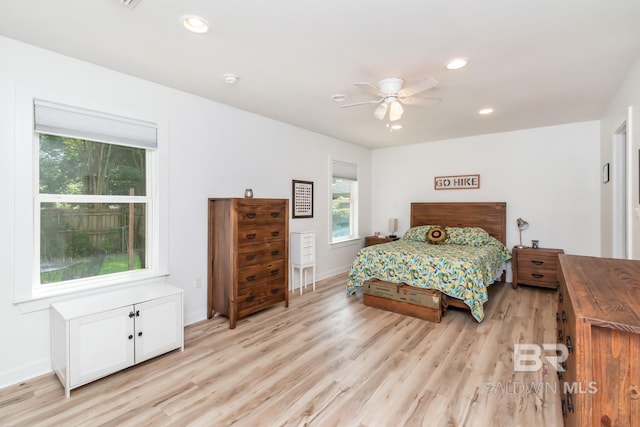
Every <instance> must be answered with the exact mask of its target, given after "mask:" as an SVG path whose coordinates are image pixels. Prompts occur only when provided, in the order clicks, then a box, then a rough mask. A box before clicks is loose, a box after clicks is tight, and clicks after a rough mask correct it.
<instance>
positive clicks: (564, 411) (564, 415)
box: [562, 399, 567, 418]
mask: <svg viewBox="0 0 640 427" xmlns="http://www.w3.org/2000/svg"><path fill="white" fill-rule="evenodd" d="M562 418H567V403H566V402H565V400H564V399H562Z"/></svg>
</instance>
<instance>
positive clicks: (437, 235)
mask: <svg viewBox="0 0 640 427" xmlns="http://www.w3.org/2000/svg"><path fill="white" fill-rule="evenodd" d="M445 240H447V230H445V228H444V227H440V226H438V227H431V228H430V229H429V231H428V232H427V241H428V242H429V243H431V244H432V245H440V244H442V243H444V242H445Z"/></svg>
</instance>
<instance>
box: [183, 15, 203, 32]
mask: <svg viewBox="0 0 640 427" xmlns="http://www.w3.org/2000/svg"><path fill="white" fill-rule="evenodd" d="M180 21H181V22H182V25H184V27H185V28H186V29H187V30H189V31H191V32H192V33H198V34H204V33H206V32H207V31H209V23H208V22H207V21H206V20H205V19H204V18H201V17H199V16H196V15H185V16H183V17H182V18H180Z"/></svg>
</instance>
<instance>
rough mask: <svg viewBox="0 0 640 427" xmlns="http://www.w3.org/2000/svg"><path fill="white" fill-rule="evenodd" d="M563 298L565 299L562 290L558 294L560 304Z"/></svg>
mask: <svg viewBox="0 0 640 427" xmlns="http://www.w3.org/2000/svg"><path fill="white" fill-rule="evenodd" d="M562 300H563V298H562V292H560V293H559V294H558V301H560V304H562Z"/></svg>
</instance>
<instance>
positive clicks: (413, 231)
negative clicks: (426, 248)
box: [402, 225, 433, 242]
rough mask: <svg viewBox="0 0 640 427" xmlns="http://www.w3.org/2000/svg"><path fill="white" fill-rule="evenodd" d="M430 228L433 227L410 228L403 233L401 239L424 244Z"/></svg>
mask: <svg viewBox="0 0 640 427" xmlns="http://www.w3.org/2000/svg"><path fill="white" fill-rule="evenodd" d="M431 227H433V225H419V226H417V227H412V228H410V229H408V230H407V232H406V233H404V236H402V239H403V240H411V241H412V242H426V241H427V233H428V232H429V229H430V228H431Z"/></svg>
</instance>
